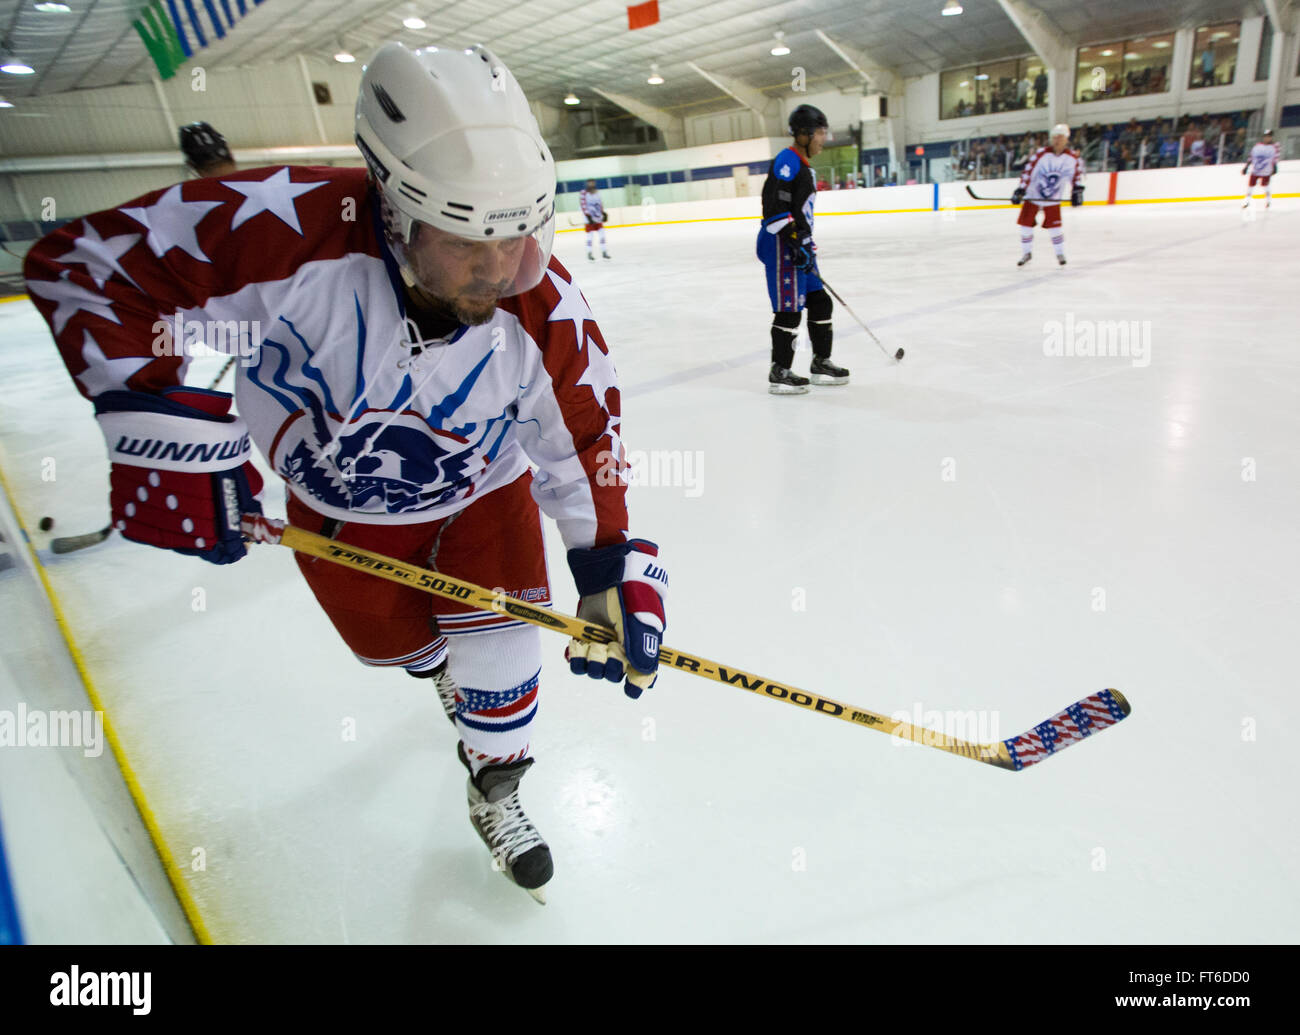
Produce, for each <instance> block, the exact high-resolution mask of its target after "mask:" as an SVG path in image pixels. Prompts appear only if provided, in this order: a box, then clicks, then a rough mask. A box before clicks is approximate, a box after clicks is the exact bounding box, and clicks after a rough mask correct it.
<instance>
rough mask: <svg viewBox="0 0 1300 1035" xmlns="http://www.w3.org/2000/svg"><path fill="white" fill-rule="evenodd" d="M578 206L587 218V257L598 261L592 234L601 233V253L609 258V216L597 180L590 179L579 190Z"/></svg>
mask: <svg viewBox="0 0 1300 1035" xmlns="http://www.w3.org/2000/svg"><path fill="white" fill-rule="evenodd" d="M578 207H579V208H581V209H582V214H583V215H584V216H585V217H586V219H587V258H588V259H590V260H591V261H592V262H595V261H596V254H595V252H593V251H592V249H591V235H592V234H599V235H600V254H601V255H603V256H604V257H605V258H607V259H608V258H609V249H608V248H607V247H605V221H606V220H607V219H608V218H609V216H608V215H606V213H605V203H604V202H603V201H601V200H600V191H598V190H597V189H596V181H595V180H588V181H587V186H586V187H584V188H583V189H582V190H580V191H578Z"/></svg>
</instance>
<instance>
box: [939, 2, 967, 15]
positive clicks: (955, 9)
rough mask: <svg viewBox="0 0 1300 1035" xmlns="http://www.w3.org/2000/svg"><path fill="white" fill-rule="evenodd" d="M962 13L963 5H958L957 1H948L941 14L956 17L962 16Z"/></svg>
mask: <svg viewBox="0 0 1300 1035" xmlns="http://www.w3.org/2000/svg"><path fill="white" fill-rule="evenodd" d="M961 12H962V6H961V4H959V3H957V0H948V2H947V3H946V4H944V5H943V11H942V12H940V13H942V14H944V15H954V14H961Z"/></svg>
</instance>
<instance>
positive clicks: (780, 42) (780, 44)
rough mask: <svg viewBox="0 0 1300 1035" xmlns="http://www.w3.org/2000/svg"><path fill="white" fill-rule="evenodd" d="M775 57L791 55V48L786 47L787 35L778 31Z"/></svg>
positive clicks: (774, 49) (774, 51)
mask: <svg viewBox="0 0 1300 1035" xmlns="http://www.w3.org/2000/svg"><path fill="white" fill-rule="evenodd" d="M771 53H772V56H773V57H782V56H784V55H786V54H789V53H790V48H789V47H787V46H786V45H785V33H784V32H780V31H778V32H777V33H776V46H775V47H773V48H772V51H771Z"/></svg>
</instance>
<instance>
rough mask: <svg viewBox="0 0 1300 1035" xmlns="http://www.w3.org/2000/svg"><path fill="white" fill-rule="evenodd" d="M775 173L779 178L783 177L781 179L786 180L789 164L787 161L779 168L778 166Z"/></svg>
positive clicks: (788, 173) (788, 175)
mask: <svg viewBox="0 0 1300 1035" xmlns="http://www.w3.org/2000/svg"><path fill="white" fill-rule="evenodd" d="M776 174H777V175H778V176H779V177H781V179H783V180H788V179H789V178H790V166H789V163H787V164H785V165H783V166H781V168H779V169H778V170H777V171H776Z"/></svg>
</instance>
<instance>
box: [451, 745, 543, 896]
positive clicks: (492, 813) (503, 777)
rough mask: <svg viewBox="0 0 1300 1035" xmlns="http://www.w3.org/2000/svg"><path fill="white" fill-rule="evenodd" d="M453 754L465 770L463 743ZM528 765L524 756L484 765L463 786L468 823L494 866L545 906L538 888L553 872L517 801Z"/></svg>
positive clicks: (527, 759)
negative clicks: (506, 761)
mask: <svg viewBox="0 0 1300 1035" xmlns="http://www.w3.org/2000/svg"><path fill="white" fill-rule="evenodd" d="M456 753H457V754H458V755H459V756H460V760H461V763H462V764H463V765H464V766H465V768H466V769H469V760H468V759H467V758H466V757H465V745H464V744H463V743H462V744H458V745H457V746H456ZM532 764H533V759H531V758H525V759H521V760H520V761H518V762H510V763H507V764H504V765H489V766H484V767H483V768H482V769H480V770H479V773H478V776H471V777H470V778H469V782H468V783H467V785H466V786H467V790H468V795H469V821H470V822H471V823H473V824H474V829H475V830H477V831H478V836H479V837H481V838H482V839H483V843H484V844H485V845H487V847H488V851H490V852H491V853H492V865H493V868H494V869H499V870H501V872H502V873H504V874H505V875H506V876H507V877H509V878H510V879H511V880H512V881H514V882H515V883H516V884H518V885H519V886H520V887H521V888H523V889H524V890H525V891H526V892H528V894H530V895H532V896H533V898H535V899H536V900H537V901H538V902H540V903H541V904H542V905H546V896H545V894H544V893H543V892H542V886H543V885H544V884H545V883H546V882H547V881H549V880H550V879H551V877H552V876H554V874H555V866H554V864H553V863H552V862H551V849H550V847H549V846H548V845H547V844H546V842H545V841H543V840H542V835H541V834H539V833H538V832H537V828H536V827H535V826H533V824H532V821H531V820H529V818H528V817H527V816H526V815H524V808H523V806H522V805H521V804H520V803H519V781H520V780H522V779H523V776H524V773H526V772H528V770H529V768H530V767H531V766H532Z"/></svg>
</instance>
